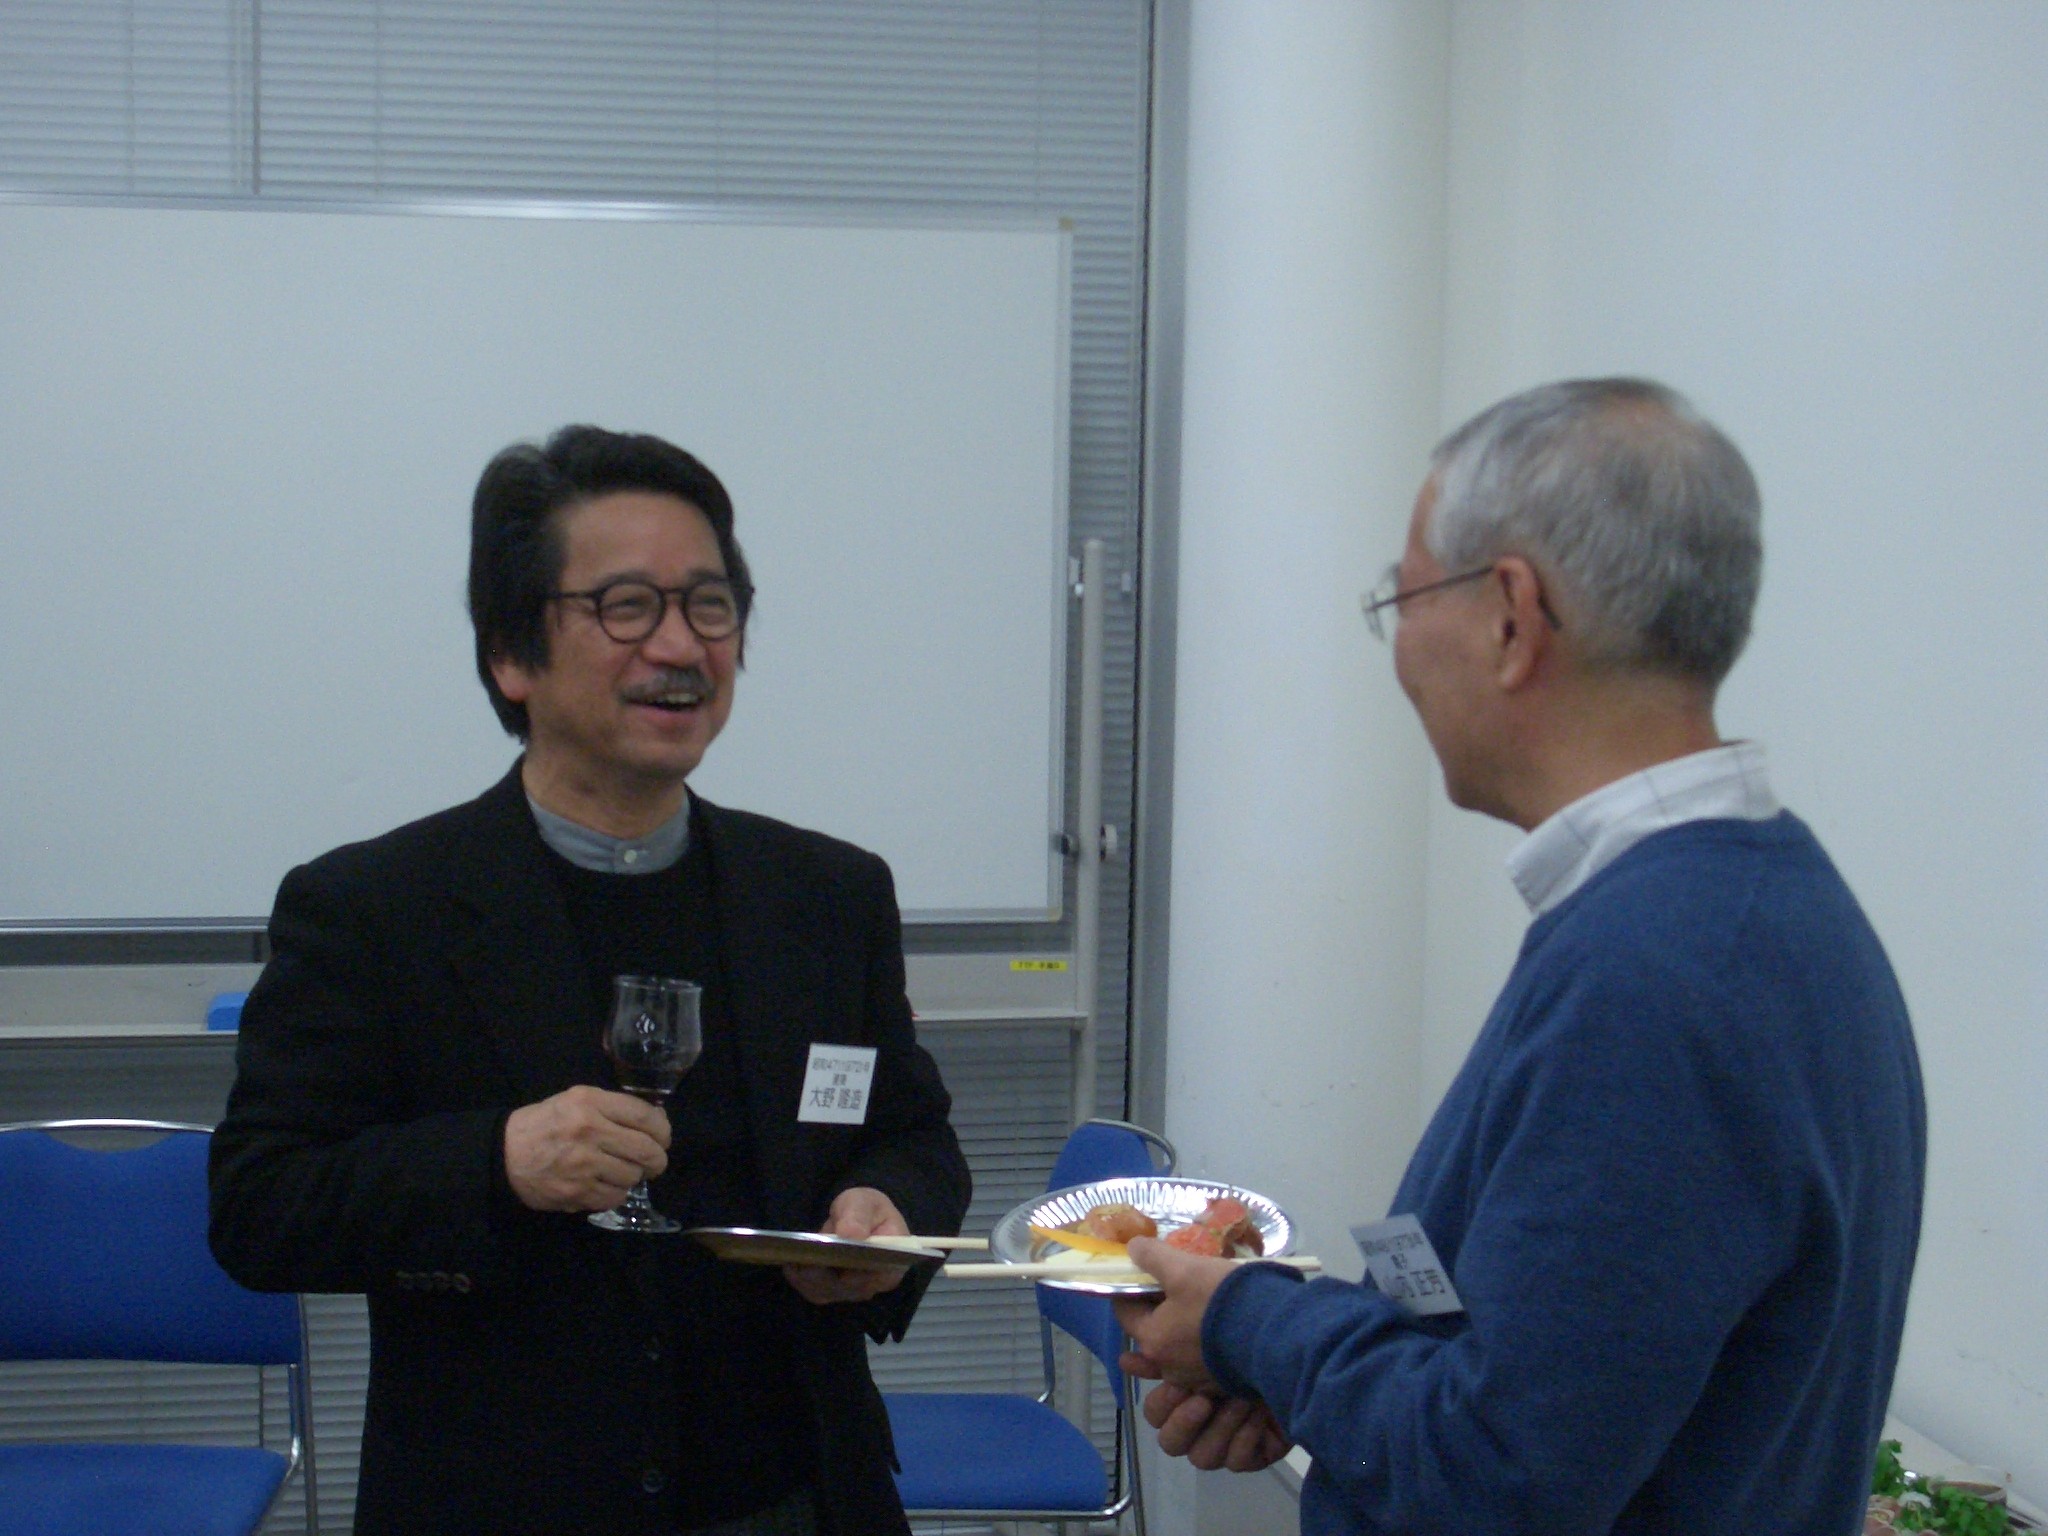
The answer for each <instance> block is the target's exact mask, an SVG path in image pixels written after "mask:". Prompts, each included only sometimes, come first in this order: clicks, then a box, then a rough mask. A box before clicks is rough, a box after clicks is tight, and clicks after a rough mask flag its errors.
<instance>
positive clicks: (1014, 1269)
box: [939, 1254, 1323, 1285]
mask: <svg viewBox="0 0 2048 1536" xmlns="http://www.w3.org/2000/svg"><path fill="white" fill-rule="evenodd" d="M1230 1262H1231V1263H1233V1264H1287V1265H1290V1266H1292V1267H1293V1268H1295V1269H1299V1270H1302V1271H1304V1272H1305V1273H1308V1274H1316V1273H1319V1272H1320V1271H1321V1269H1322V1267H1323V1261H1322V1260H1321V1259H1318V1258H1315V1257H1313V1256H1311V1255H1309V1254H1293V1255H1290V1256H1289V1257H1287V1258H1284V1259H1232V1260H1231V1261H1230ZM939 1273H940V1274H942V1275H951V1276H954V1277H956V1278H958V1279H961V1280H1099V1281H1102V1282H1104V1283H1106V1284H1109V1285H1127V1284H1129V1283H1130V1282H1131V1281H1133V1280H1151V1279H1153V1278H1154V1277H1153V1276H1152V1275H1149V1274H1147V1273H1146V1272H1145V1271H1144V1270H1142V1269H1139V1268H1138V1267H1137V1266H1135V1265H1132V1266H1130V1267H1128V1268H1122V1269H1113V1268H1111V1267H1110V1266H1108V1265H1106V1264H1048V1263H1044V1262H1039V1263H1035V1264H948V1265H947V1266H946V1267H945V1268H944V1269H942V1270H940V1271H939Z"/></svg>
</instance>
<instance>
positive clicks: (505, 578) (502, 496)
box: [469, 426, 751, 741]
mask: <svg viewBox="0 0 2048 1536" xmlns="http://www.w3.org/2000/svg"><path fill="white" fill-rule="evenodd" d="M615 491H651V492H654V493H656V494H659V495H663V496H674V497H675V498H677V499H678V500H680V501H684V502H687V503H689V505H691V506H692V507H695V508H696V509H697V510H698V511H699V512H701V513H703V514H704V520H705V521H706V522H708V523H710V524H711V531H712V533H713V535H714V536H716V538H717V540H718V553H719V556H720V558H722V559H723V560H724V562H725V574H726V575H727V577H729V578H730V579H731V580H732V581H733V583H734V584H735V585H736V586H738V587H739V588H740V590H741V592H742V593H743V594H744V593H745V592H746V591H747V589H748V587H749V586H750V585H751V583H750V582H749V581H748V579H747V559H746V556H745V555H743V554H741V553H740V546H739V541H738V540H737V539H736V538H734V536H733V531H732V498H731V497H730V496H728V495H727V494H726V490H725V486H724V485H723V484H722V483H720V481H719V478H718V476H716V475H714V474H713V473H712V472H711V471H710V470H709V469H708V468H706V467H705V465H704V464H703V463H702V462H700V461H699V460H698V459H697V458H696V457H695V456H694V455H692V454H688V453H685V452H684V451H683V450H682V449H680V448H678V447H676V446H675V444H673V443H670V442H665V441H663V440H662V439H661V438H658V437H652V436H649V435H647V434H645V433H636V432H607V431H605V430H604V429H603V428H602V427H591V426H569V427H563V428H562V429H561V430H560V431H559V432H557V433H555V435H554V436H553V437H550V438H549V439H548V440H547V442H546V443H545V444H539V445H537V444H534V443H514V444H513V445H512V446H511V447H509V448H507V449H505V450H504V451H503V452H502V453H499V454H498V455H497V456H496V457H495V458H493V459H492V460H491V462H490V463H489V464H487V465H485V466H484V472H483V475H482V477H481V478H479V479H478V481H477V483H476V497H475V499H474V500H473V501H472V503H471V506H470V523H469V619H470V623H471V624H472V625H473V626H474V627H475V629H476V670H477V676H478V677H480V678H482V679H483V685H484V691H485V692H486V693H488V694H489V695H490V696H491V707H492V708H493V709H495V710H496V711H497V712H498V719H499V721H500V722H501V723H502V724H503V725H504V727H505V729H506V730H507V731H508V732H509V733H510V734H512V735H514V736H517V737H518V738H519V739H520V740H521V741H524V740H526V738H527V733H528V731H529V729H530V727H529V722H528V720H527V716H526V706H525V705H524V704H515V703H514V702H513V701H512V700H510V699H508V698H506V697H505V695H504V694H503V692H501V691H500V690H499V688H498V680H497V679H496V678H495V677H493V676H492V675H491V663H492V662H493V661H501V660H502V661H511V662H516V663H517V664H518V665H520V666H521V667H524V668H526V669H527V670H529V671H534V672H538V671H540V670H542V669H543V668H545V667H546V666H547V664H548V626H547V605H548V598H549V594H551V593H552V592H554V591H555V589H556V588H557V587H559V586H560V585H561V580H562V567H563V565H564V564H565V562H566V560H567V558H568V555H567V551H566V550H565V548H564V547H563V543H562V533H561V517H560V515H559V514H561V513H562V512H564V511H566V510H567V509H568V508H570V507H574V506H578V505H581V504H582V503H583V502H586V501H591V500H594V499H595V498H597V497H599V496H608V495H610V494H612V493H613V492H615ZM745 617H746V613H745V609H744V608H743V609H742V610H741V619H742V622H744V620H745Z"/></svg>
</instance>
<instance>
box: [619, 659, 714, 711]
mask: <svg viewBox="0 0 2048 1536" xmlns="http://www.w3.org/2000/svg"><path fill="white" fill-rule="evenodd" d="M684 689H687V690H689V691H690V692H692V693H695V694H697V695H698V696H699V697H701V698H706V699H708V698H710V697H711V695H712V694H713V693H714V692H716V691H717V690H716V689H714V688H713V687H712V686H711V678H710V676H709V675H708V674H707V673H706V672H705V671H704V669H703V668H702V667H663V668H662V669H661V670H660V671H659V672H657V673H656V674H655V675H654V676H652V677H650V678H646V679H644V680H642V681H640V682H637V683H635V684H633V686H632V687H630V688H628V689H626V690H625V693H624V695H623V697H624V698H625V699H626V701H627V702H628V703H629V704H644V703H646V702H647V701H648V700H649V699H658V698H660V697H661V696H662V695H663V694H669V693H677V692H680V691H682V690H684Z"/></svg>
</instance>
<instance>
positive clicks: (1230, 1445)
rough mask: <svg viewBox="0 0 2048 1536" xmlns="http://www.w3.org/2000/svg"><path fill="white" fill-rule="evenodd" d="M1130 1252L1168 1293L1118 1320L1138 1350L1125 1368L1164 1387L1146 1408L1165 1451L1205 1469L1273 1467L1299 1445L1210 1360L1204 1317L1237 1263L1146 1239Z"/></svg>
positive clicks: (1126, 1310)
mask: <svg viewBox="0 0 2048 1536" xmlns="http://www.w3.org/2000/svg"><path fill="white" fill-rule="evenodd" d="M1130 1254H1131V1262H1132V1263H1134V1264H1136V1265H1137V1266H1138V1267H1139V1268H1140V1269H1142V1270H1145V1271H1146V1272H1147V1273H1149V1274H1151V1275H1152V1276H1153V1277H1154V1278H1156V1279H1157V1280H1158V1281H1159V1287H1160V1294H1159V1296H1158V1297H1157V1298H1156V1299H1155V1298H1144V1299H1138V1298H1120V1299H1119V1300H1118V1301H1117V1302H1116V1317H1117V1322H1118V1323H1120V1324H1121V1325H1122V1326H1123V1330H1124V1332H1125V1333H1126V1334H1128V1335H1129V1336H1130V1338H1131V1341H1132V1343H1133V1344H1134V1345H1135V1346H1136V1347H1135V1348H1134V1349H1132V1350H1127V1351H1126V1352H1125V1353H1124V1355H1123V1357H1122V1359H1121V1360H1119V1361H1118V1364H1119V1365H1121V1366H1122V1367H1123V1370H1124V1372H1125V1373H1126V1374H1127V1375H1131V1376H1137V1377H1140V1378H1143V1379H1145V1380H1150V1381H1157V1382H1158V1383H1159V1385H1158V1386H1156V1387H1154V1388H1153V1389H1152V1390H1151V1391H1150V1392H1148V1393H1147V1394H1146V1395H1145V1405H1144V1407H1145V1422H1146V1423H1147V1424H1150V1425H1151V1426H1152V1427H1153V1428H1154V1429H1156V1430H1157V1431H1158V1432H1159V1448H1160V1449H1161V1450H1162V1451H1164V1452H1166V1454H1167V1455H1169V1456H1185V1457H1187V1459H1188V1461H1189V1462H1190V1463H1191V1464H1192V1465H1194V1466H1197V1467H1199V1468H1201V1469H1202V1470H1203V1471H1205V1472H1213V1471H1216V1470H1218V1469H1219V1468H1228V1469H1229V1470H1230V1471H1232V1472H1256V1471H1258V1470H1260V1469H1261V1468H1262V1467H1270V1466H1271V1465H1272V1464H1273V1463H1274V1462H1276V1461H1278V1460H1279V1459H1280V1458H1281V1457H1282V1456H1285V1455H1286V1454H1287V1452H1288V1450H1289V1449H1290V1448H1291V1447H1292V1445H1293V1442H1292V1441H1291V1440H1289V1439H1288V1438H1287V1433H1286V1431H1284V1430H1283V1429H1281V1427H1280V1421H1279V1420H1278V1419H1276V1418H1274V1417H1273V1412H1272V1410H1271V1409H1269V1408H1268V1407H1266V1405H1265V1404H1264V1403H1261V1402H1258V1401H1256V1400H1254V1399H1251V1398H1241V1397H1229V1396H1226V1395H1225V1393H1224V1392H1223V1389H1222V1388H1221V1387H1219V1386H1218V1385H1217V1384H1216V1380H1215V1378H1214V1377H1212V1376H1211V1375H1210V1374H1209V1368H1208V1367H1207V1366H1206V1365H1205V1364H1204V1363H1203V1361H1202V1317H1203V1314H1204V1313H1206V1312H1207V1311H1208V1310H1209V1299H1210V1298H1211V1297H1212V1296H1214V1295H1215V1294H1216V1287H1217V1286H1219V1285H1221V1284H1222V1283H1223V1278H1224V1276H1226V1275H1228V1274H1229V1273H1230V1265H1229V1264H1228V1263H1227V1262H1225V1261H1224V1260H1222V1259H1201V1258H1196V1257H1194V1256H1193V1255H1192V1254H1186V1253H1182V1252H1180V1250H1178V1249H1176V1248H1169V1247H1168V1246H1167V1245H1166V1244H1165V1243H1162V1242H1158V1241H1156V1240H1154V1239H1152V1238H1144V1237H1139V1238H1133V1239H1132V1240H1131V1245H1130Z"/></svg>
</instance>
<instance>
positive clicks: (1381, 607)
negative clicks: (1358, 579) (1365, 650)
mask: <svg viewBox="0 0 2048 1536" xmlns="http://www.w3.org/2000/svg"><path fill="white" fill-rule="evenodd" d="M1492 574H1493V567H1492V566H1491V565H1482V566H1480V567H1479V568H1478V569H1477V570H1472V571H1460V572H1459V573H1458V574H1457V575H1455V576H1446V577H1444V578H1443V580H1441V581H1425V582H1424V583H1423V584H1422V585H1421V586H1419V587H1408V588H1406V589H1405V590H1404V589H1403V588H1402V586H1401V567H1400V566H1398V565H1390V566H1388V567H1387V573H1386V575H1384V576H1382V577H1381V578H1380V579H1379V580H1378V581H1376V582H1374V583H1373V584H1372V588H1371V590H1370V591H1367V592H1363V593H1361V594H1359V598H1358V608H1359V612H1361V613H1363V614H1364V615H1365V627H1366V628H1367V629H1369V630H1371V631H1372V637H1373V639H1375V640H1385V639H1386V638H1387V626H1386V620H1385V619H1383V618H1381V617H1380V615H1382V614H1383V613H1385V612H1386V611H1387V610H1388V609H1389V608H1392V609H1393V610H1394V611H1395V614H1396V616H1397V617H1398V616H1399V613H1400V607H1401V604H1403V603H1405V602H1407V601H1408V599H1409V598H1411V597H1420V596H1422V594H1423V593H1425V592H1440V591H1442V590H1443V589H1444V588H1445V587H1455V586H1459V585H1461V584H1462V583H1464V582H1468V581H1477V580H1478V579H1479V578H1480V577H1482V576H1490V575H1492Z"/></svg>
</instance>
